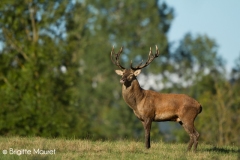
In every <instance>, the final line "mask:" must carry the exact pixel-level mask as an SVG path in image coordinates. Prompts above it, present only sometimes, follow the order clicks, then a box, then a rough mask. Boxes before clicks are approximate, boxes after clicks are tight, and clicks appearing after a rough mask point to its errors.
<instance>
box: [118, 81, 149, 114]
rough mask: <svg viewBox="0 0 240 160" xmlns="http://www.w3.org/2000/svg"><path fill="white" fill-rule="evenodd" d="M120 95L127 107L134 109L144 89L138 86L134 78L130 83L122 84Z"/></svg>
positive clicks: (141, 97)
mask: <svg viewBox="0 0 240 160" xmlns="http://www.w3.org/2000/svg"><path fill="white" fill-rule="evenodd" d="M122 95H123V99H124V100H125V102H126V103H127V104H128V105H129V107H131V108H132V109H133V110H135V109H136V107H137V104H138V103H139V102H140V101H141V100H142V99H143V97H144V90H143V89H142V88H141V87H140V85H139V82H138V80H137V79H134V80H133V81H132V82H131V83H128V84H123V85H122Z"/></svg>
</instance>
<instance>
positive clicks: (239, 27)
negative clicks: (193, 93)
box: [164, 0, 240, 71]
mask: <svg viewBox="0 0 240 160" xmlns="http://www.w3.org/2000/svg"><path fill="white" fill-rule="evenodd" d="M164 1H165V2H166V3H167V4H168V5H169V6H170V7H173V8H174V12H175V18H174V20H173V22H172V25H171V29H170V31H169V33H168V36H169V40H170V41H171V42H177V41H179V40H180V39H182V38H183V36H184V35H185V34H186V33H188V32H190V33H192V34H193V35H195V34H201V35H204V34H205V35H207V36H208V37H209V38H211V39H214V40H215V42H216V43H217V44H218V54H219V55H220V56H221V57H222V58H223V59H224V60H225V61H226V67H227V70H228V71H230V70H231V68H232V67H233V66H234V61H235V60H236V59H237V58H238V57H239V56H240V0H198V1H194V0H164Z"/></svg>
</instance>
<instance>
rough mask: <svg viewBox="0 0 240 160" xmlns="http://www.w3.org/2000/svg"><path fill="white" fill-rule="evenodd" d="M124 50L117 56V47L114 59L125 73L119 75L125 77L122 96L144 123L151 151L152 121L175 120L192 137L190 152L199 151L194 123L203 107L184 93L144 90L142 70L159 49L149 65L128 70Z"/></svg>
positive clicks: (149, 57)
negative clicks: (122, 63) (141, 83)
mask: <svg viewBox="0 0 240 160" xmlns="http://www.w3.org/2000/svg"><path fill="white" fill-rule="evenodd" d="M122 50H123V48H122V47H121V49H120V51H119V52H118V53H117V54H115V53H114V47H113V48H112V51H111V60H112V62H113V63H114V64H115V65H116V66H118V67H119V68H120V69H121V70H115V72H116V73H117V74H118V75H120V76H122V78H121V79H120V83H121V84H122V96H123V99H124V100H125V102H126V103H127V104H128V105H129V107H130V108H132V109H133V112H134V114H135V115H136V116H137V118H138V119H140V120H141V122H142V124H143V126H144V130H145V145H146V148H150V130H151V124H152V122H153V121H154V122H161V121H175V122H178V123H180V124H181V125H182V126H183V128H184V129H185V131H186V132H187V133H188V134H189V137H190V141H189V144H188V151H189V150H191V148H192V145H194V151H196V149H197V145H198V138H199V133H198V132H197V130H196V129H195V127H194V120H195V118H196V117H197V115H198V114H199V113H201V111H202V106H201V105H200V104H199V103H198V102H197V101H196V100H195V99H193V98H191V97H189V96H187V95H184V94H164V93H158V92H155V91H151V90H144V89H142V88H141V87H140V85H139V83H138V80H137V75H139V73H140V72H141V69H142V68H144V67H146V66H148V65H149V64H150V63H151V62H152V61H153V60H154V59H155V58H156V57H158V56H159V51H158V48H157V46H156V53H155V54H152V50H151V48H150V52H149V56H148V60H147V62H146V63H145V64H142V63H143V62H141V63H140V64H139V65H138V66H137V67H133V65H132V62H131V69H125V68H124V67H123V66H122V65H121V64H120V62H119V59H120V55H121V53H122Z"/></svg>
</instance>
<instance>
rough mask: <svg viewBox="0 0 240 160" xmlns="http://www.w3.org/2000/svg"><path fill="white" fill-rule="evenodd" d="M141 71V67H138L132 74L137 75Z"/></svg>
mask: <svg viewBox="0 0 240 160" xmlns="http://www.w3.org/2000/svg"><path fill="white" fill-rule="evenodd" d="M140 73H141V69H138V70H136V71H134V73H133V74H134V76H137V75H139V74H140Z"/></svg>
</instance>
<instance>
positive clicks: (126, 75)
mask: <svg viewBox="0 0 240 160" xmlns="http://www.w3.org/2000/svg"><path fill="white" fill-rule="evenodd" d="M122 51H123V47H121V49H120V50H119V52H118V53H117V54H115V53H114V47H113V48H112V51H111V60H112V62H113V64H115V65H116V66H118V67H119V68H120V69H121V70H115V72H116V73H117V74H118V75H120V76H122V78H121V79H120V83H122V84H130V83H131V82H132V81H133V80H134V79H136V77H137V75H139V74H140V73H141V69H142V68H144V67H147V66H148V65H149V64H150V63H151V62H152V61H153V60H154V59H155V58H156V57H158V56H159V50H158V47H157V46H156V53H155V54H153V53H152V49H151V47H150V51H149V54H148V59H147V61H146V63H145V64H143V61H142V62H141V63H140V64H139V65H137V66H136V67H133V65H132V61H131V66H130V67H131V68H130V69H125V68H124V67H123V66H122V65H121V64H120V62H119V58H120V55H121V53H122Z"/></svg>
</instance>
